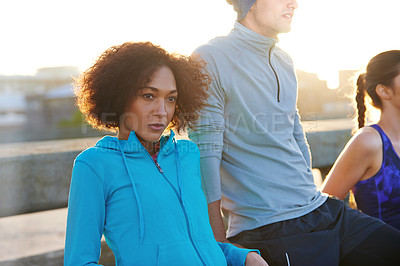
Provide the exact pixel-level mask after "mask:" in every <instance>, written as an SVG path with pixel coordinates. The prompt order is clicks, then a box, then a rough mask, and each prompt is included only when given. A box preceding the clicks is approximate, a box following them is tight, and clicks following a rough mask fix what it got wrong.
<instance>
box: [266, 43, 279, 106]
mask: <svg viewBox="0 0 400 266" xmlns="http://www.w3.org/2000/svg"><path fill="white" fill-rule="evenodd" d="M274 47H275V44H273V45H272V46H271V48H269V52H268V63H269V66H270V67H271V69H272V71H273V72H274V74H275V77H276V83H277V84H278V94H277V100H278V103H279V102H280V100H279V95H280V92H281V86H280V85H279V78H278V74H276V71H275V69H274V67H273V66H272V64H271V51H272V49H273V48H274Z"/></svg>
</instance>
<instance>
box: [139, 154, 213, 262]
mask: <svg viewBox="0 0 400 266" xmlns="http://www.w3.org/2000/svg"><path fill="white" fill-rule="evenodd" d="M145 153H146V155H147V157H149V159H150V160H151V161H152V162H153V163H154V165H155V166H156V167H157V170H158V171H159V172H160V174H161V175H162V177H163V178H164V179H165V181H167V183H168V184H169V185H170V187H171V188H172V190H173V191H174V192H175V195H176V197H177V198H178V201H179V203H180V204H181V208H182V211H183V215H184V216H185V220H186V226H187V230H188V233H189V239H190V242H192V245H193V247H194V250H195V251H196V253H197V255H198V256H199V258H200V260H201V262H202V263H203V265H204V266H206V265H207V264H206V263H205V262H204V260H203V258H202V257H201V256H200V252H199V250H198V249H197V247H196V245H195V244H194V241H193V238H192V232H191V230H190V226H189V216H188V214H187V212H186V209H185V206H184V204H183V200H182V199H181V197H180V193H178V191H177V190H176V188H175V186H174V185H172V183H171V182H170V181H169V179H168V178H167V177H166V176H165V174H164V171H163V170H162V168H161V166H160V164H159V163H158V162H156V161H154V160H153V158H151V156H150V154H149V153H148V152H147V150H146V151H145ZM176 171H179V170H178V169H176ZM181 196H182V195H181Z"/></svg>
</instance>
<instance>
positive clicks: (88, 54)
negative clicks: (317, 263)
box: [0, 0, 400, 87]
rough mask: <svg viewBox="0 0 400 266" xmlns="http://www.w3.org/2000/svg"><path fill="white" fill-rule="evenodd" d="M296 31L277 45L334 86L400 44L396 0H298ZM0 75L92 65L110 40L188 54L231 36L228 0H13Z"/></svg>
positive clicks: (0, 20) (5, 20) (1, 20)
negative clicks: (346, 74)
mask: <svg viewBox="0 0 400 266" xmlns="http://www.w3.org/2000/svg"><path fill="white" fill-rule="evenodd" d="M298 3H299V9H298V10H297V11H296V14H295V17H294V21H293V26H292V31H291V33H289V34H281V35H280V36H279V38H280V42H279V45H280V46H281V47H282V48H283V49H284V50H286V51H287V52H288V53H289V54H290V55H291V56H292V58H293V61H294V62H295V66H296V67H297V68H298V69H301V70H304V71H307V72H313V73H317V74H318V75H319V77H321V78H323V79H327V80H328V84H329V85H330V87H335V86H337V82H338V81H337V77H338V71H339V70H340V69H355V70H358V69H360V68H362V67H364V66H365V64H367V62H368V60H369V59H370V58H371V57H372V56H374V55H375V54H377V53H379V52H382V51H384V50H389V49H400V35H399V34H397V32H398V27H399V26H400V25H399V22H398V14H397V13H398V10H400V1H398V0H382V1H374V0H352V1H348V0H336V1H334V2H333V1H328V0H298ZM0 9H1V10H2V11H3V12H2V16H0V24H1V25H2V41H1V44H0V46H1V49H0V60H1V61H0V74H2V75H16V74H18V75H32V74H34V73H35V72H36V69H37V68H39V67H49V66H64V65H73V66H79V67H80V69H81V70H83V69H85V68H87V67H88V66H89V65H90V64H91V63H92V62H93V61H94V60H95V58H96V57H97V56H98V55H99V54H100V53H101V52H103V51H104V50H105V49H106V48H108V47H109V46H111V45H117V44H121V43H123V42H126V41H152V42H153V43H155V44H159V45H161V46H163V47H164V48H165V49H167V50H169V51H176V52H179V53H182V54H186V55H189V54H190V53H191V52H192V51H193V50H194V49H195V48H196V47H197V46H199V45H201V44H204V43H206V42H207V41H208V40H210V39H212V38H214V37H216V36H219V35H225V34H227V33H229V31H230V29H231V28H232V26H233V23H234V21H235V18H236V14H235V12H234V11H233V9H232V7H231V6H230V5H228V4H227V3H226V1H225V0H217V1H216V0H203V1H194V0H169V1H164V0H153V1H137V0H129V1H128V0H116V1H113V2H110V1H105V0H85V1H80V0H69V1H65V0H62V1H51V0H38V1H29V0H16V1H3V2H1V3H0Z"/></svg>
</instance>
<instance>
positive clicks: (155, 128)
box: [122, 66, 178, 143]
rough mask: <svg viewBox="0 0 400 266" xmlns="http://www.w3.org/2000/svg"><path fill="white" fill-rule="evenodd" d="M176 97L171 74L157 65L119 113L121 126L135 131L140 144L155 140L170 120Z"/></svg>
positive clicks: (163, 67)
mask: <svg viewBox="0 0 400 266" xmlns="http://www.w3.org/2000/svg"><path fill="white" fill-rule="evenodd" d="M177 97H178V91H177V89H176V83H175V77H174V74H173V73H172V71H171V69H170V68H168V67H166V66H162V67H160V68H159V69H158V70H157V71H156V72H154V74H153V75H152V77H151V80H150V82H149V83H147V84H146V85H145V86H144V87H143V89H141V90H139V92H138V95H137V96H136V97H135V98H134V100H133V101H132V102H131V103H130V105H129V106H128V107H127V109H126V111H125V114H124V115H123V116H122V117H123V120H122V121H123V123H124V128H125V129H126V130H128V131H132V130H133V131H135V133H136V135H137V136H138V137H139V139H141V142H142V143H143V142H147V143H150V142H151V143H153V142H156V141H158V140H159V138H160V136H161V134H162V133H163V132H164V130H165V128H166V127H167V126H168V124H169V123H170V122H171V120H172V117H173V115H174V113H175V106H176V99H177Z"/></svg>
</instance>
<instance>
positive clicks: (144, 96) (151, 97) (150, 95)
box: [142, 94, 154, 100]
mask: <svg viewBox="0 0 400 266" xmlns="http://www.w3.org/2000/svg"><path fill="white" fill-rule="evenodd" d="M142 97H143V98H145V99H149V100H151V99H153V98H154V97H153V95H152V94H143V95H142Z"/></svg>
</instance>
